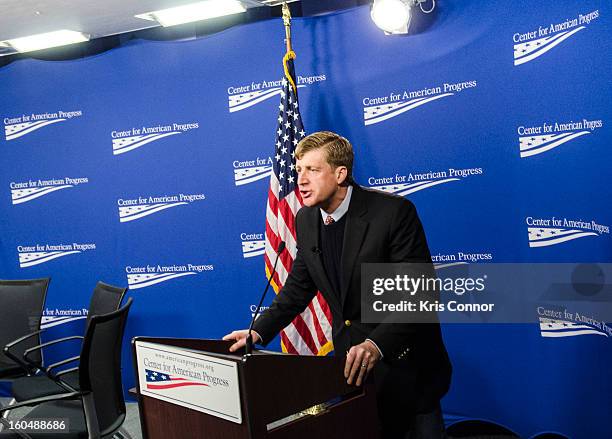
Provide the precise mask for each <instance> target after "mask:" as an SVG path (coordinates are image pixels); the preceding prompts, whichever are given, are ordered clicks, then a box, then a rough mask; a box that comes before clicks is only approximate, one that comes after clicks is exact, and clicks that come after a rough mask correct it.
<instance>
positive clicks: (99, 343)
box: [0, 298, 133, 439]
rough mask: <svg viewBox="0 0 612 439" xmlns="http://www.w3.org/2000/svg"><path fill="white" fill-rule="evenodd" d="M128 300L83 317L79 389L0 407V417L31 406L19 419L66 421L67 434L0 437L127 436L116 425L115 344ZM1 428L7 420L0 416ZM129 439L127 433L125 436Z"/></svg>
mask: <svg viewBox="0 0 612 439" xmlns="http://www.w3.org/2000/svg"><path fill="white" fill-rule="evenodd" d="M132 300H133V299H132V298H129V299H128V301H127V303H126V304H125V306H124V307H123V308H121V309H119V310H117V311H114V312H111V313H109V314H103V315H97V316H92V317H91V318H90V319H89V323H88V325H87V330H86V332H85V338H84V340H83V345H82V349H81V355H80V357H81V361H80V363H79V388H80V390H79V391H76V392H65V393H61V394H57V395H51V396H45V397H42V398H36V399H32V400H28V401H22V402H20V403H18V404H15V405H13V406H8V407H3V408H0V414H2V413H3V412H5V411H7V410H13V409H15V408H19V407H26V406H27V407H31V406H33V407H35V408H34V409H33V410H32V411H31V412H29V413H28V414H27V415H26V416H24V417H23V418H21V419H20V420H22V421H25V422H27V421H28V420H30V419H66V420H67V421H68V422H67V425H68V426H69V430H68V431H61V432H60V431H56V432H55V433H56V434H52V435H51V436H50V435H49V433H48V432H44V433H36V432H28V433H27V434H25V433H24V432H15V431H9V430H6V429H5V430H4V431H2V432H0V437H1V438H3V439H4V438H18V437H28V438H32V439H36V438H43V439H48V438H49V437H62V438H79V439H80V438H89V439H94V438H96V439H97V438H100V437H106V436H109V437H110V436H112V435H114V434H115V433H120V434H121V435H127V433H125V432H124V431H123V430H122V429H121V426H122V424H123V421H124V420H125V412H126V410H125V401H124V399H123V386H122V383H121V345H122V340H123V333H124V329H125V323H126V320H127V316H128V312H129V309H130V306H131V305H132ZM0 422H2V423H3V424H4V425H5V427H6V426H8V421H6V420H3V419H2V418H0ZM127 436H129V435H127Z"/></svg>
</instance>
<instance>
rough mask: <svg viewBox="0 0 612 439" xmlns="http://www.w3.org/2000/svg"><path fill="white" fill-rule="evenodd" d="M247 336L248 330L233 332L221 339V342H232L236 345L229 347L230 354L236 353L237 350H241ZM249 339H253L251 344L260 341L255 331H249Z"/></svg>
mask: <svg viewBox="0 0 612 439" xmlns="http://www.w3.org/2000/svg"><path fill="white" fill-rule="evenodd" d="M248 335H249V330H248V329H241V330H239V331H233V332H231V333H229V334H227V335H225V336H224V337H223V340H234V341H235V342H236V343H234V344H233V345H231V346H230V352H236V351H237V350H238V349H241V348H243V347H244V346H245V345H246V339H247V336H248ZM251 337H252V338H253V344H255V343H258V342H259V341H261V337H260V336H259V334H258V333H257V332H255V331H251Z"/></svg>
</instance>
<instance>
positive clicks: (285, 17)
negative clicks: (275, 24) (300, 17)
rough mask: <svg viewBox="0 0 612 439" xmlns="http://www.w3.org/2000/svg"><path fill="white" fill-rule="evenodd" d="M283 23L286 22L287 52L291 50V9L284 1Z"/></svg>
mask: <svg viewBox="0 0 612 439" xmlns="http://www.w3.org/2000/svg"><path fill="white" fill-rule="evenodd" d="M283 23H284V24H285V43H286V44H287V53H290V52H291V11H290V10H289V6H287V3H283Z"/></svg>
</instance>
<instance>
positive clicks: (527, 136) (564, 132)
mask: <svg viewBox="0 0 612 439" xmlns="http://www.w3.org/2000/svg"><path fill="white" fill-rule="evenodd" d="M601 127H603V121H602V120H601V119H599V120H587V119H582V120H579V121H578V122H574V121H569V122H561V123H560V122H553V123H550V124H549V123H543V124H542V125H534V126H523V125H521V126H519V127H518V128H517V133H518V135H519V149H520V154H521V158H525V157H530V156H533V155H538V154H542V153H543V152H546V151H550V150H551V149H554V148H556V147H558V146H560V145H562V144H564V143H567V142H569V141H571V140H574V139H576V138H578V137H581V136H584V135H586V134H589V133H591V132H593V131H595V130H596V129H599V128H601ZM545 133H546V134H545Z"/></svg>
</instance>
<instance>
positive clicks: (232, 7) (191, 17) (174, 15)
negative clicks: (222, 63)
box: [135, 0, 246, 27]
mask: <svg viewBox="0 0 612 439" xmlns="http://www.w3.org/2000/svg"><path fill="white" fill-rule="evenodd" d="M245 11H246V8H245V7H244V6H243V5H242V3H241V2H239V1H237V0H206V1H202V2H198V3H191V4H188V5H183V6H177V7H174V8H168V9H161V10H159V11H152V12H147V13H145V14H139V15H135V17H136V18H142V19H144V20H153V21H157V22H158V23H159V24H161V25H162V26H164V27H168V26H176V25H178V24H183V23H191V22H194V21H200V20H206V19H208V18H215V17H222V16H224V15H232V14H238V13H241V12H245Z"/></svg>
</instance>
